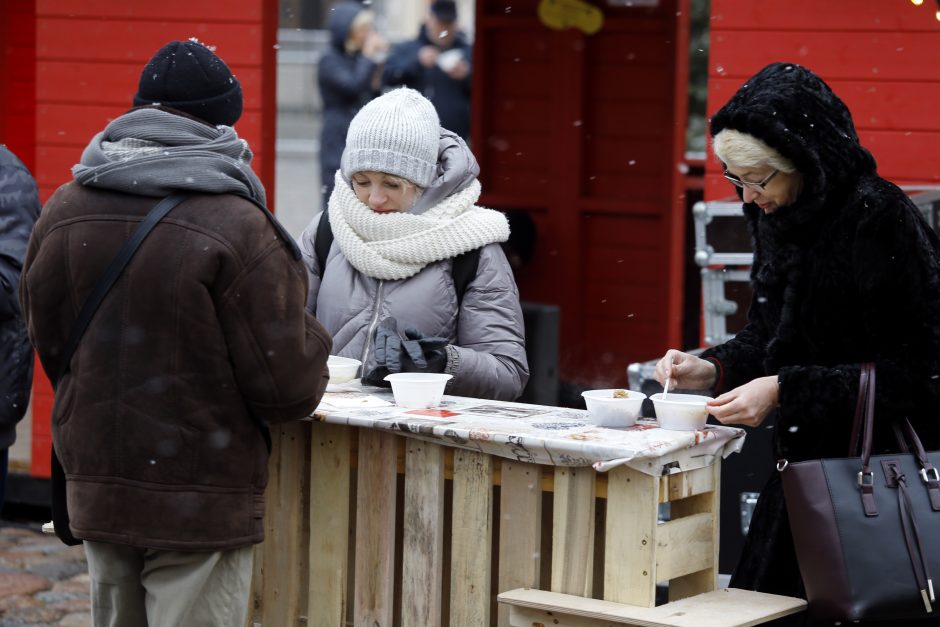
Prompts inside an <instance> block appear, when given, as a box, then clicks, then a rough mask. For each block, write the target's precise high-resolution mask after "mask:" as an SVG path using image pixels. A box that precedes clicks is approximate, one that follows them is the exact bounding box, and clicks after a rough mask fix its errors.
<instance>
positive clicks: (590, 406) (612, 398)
mask: <svg viewBox="0 0 940 627" xmlns="http://www.w3.org/2000/svg"><path fill="white" fill-rule="evenodd" d="M581 396H583V397H584V403H585V405H587V410H588V420H590V421H591V423H592V424H595V425H597V426H599V427H629V426H632V425H634V424H636V418H637V416H639V415H640V407H642V406H643V399H645V398H646V395H645V394H641V393H640V392H628V391H627V390H622V389H607V390H587V391H584V392H581Z"/></svg>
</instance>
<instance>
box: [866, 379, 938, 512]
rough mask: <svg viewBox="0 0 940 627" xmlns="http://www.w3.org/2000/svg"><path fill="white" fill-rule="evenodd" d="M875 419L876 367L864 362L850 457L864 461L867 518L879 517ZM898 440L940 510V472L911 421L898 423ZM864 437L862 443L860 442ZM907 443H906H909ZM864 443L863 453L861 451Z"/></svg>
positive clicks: (905, 420) (931, 504)
mask: <svg viewBox="0 0 940 627" xmlns="http://www.w3.org/2000/svg"><path fill="white" fill-rule="evenodd" d="M874 419H875V365H874V364H873V363H871V362H866V363H863V364H862V366H861V373H860V375H859V389H858V402H857V403H856V405H855V419H854V421H853V423H852V435H851V440H850V443H849V457H853V456H855V455H856V454H858V455H859V456H860V458H861V466H862V468H861V470H860V471H859V473H858V485H859V489H860V491H861V494H862V504H863V506H864V508H865V514H866V515H867V516H877V515H878V512H877V509H876V507H875V502H874V475H873V474H872V472H871V468H870V467H869V460H870V459H871V447H872V439H873V433H874ZM894 427H895V429H894V430H895V437H896V438H897V441H898V446H899V447H900V450H901V451H902V452H907V451H908V450H911V452H912V453H913V455H914V457H915V458H916V459H917V463H918V465H919V466H920V478H921V480H922V481H923V482H924V485H925V486H927V495H928V497H929V499H930V507H931V509H932V510H933V511H935V512H938V511H940V472H938V470H937V468H936V467H935V466H934V465H933V464H932V463H931V462H930V459H929V458H928V457H927V452H926V451H925V450H924V445H923V443H921V441H920V437H918V435H917V432H916V431H915V430H914V426H913V425H912V424H911V421H910V420H909V419H908V418H906V417H905V418H904V419H903V421H900V424H897V423H896V424H895V425H894ZM859 435H861V443H859ZM905 440H906V441H905ZM859 444H861V450H859V449H858V446H859Z"/></svg>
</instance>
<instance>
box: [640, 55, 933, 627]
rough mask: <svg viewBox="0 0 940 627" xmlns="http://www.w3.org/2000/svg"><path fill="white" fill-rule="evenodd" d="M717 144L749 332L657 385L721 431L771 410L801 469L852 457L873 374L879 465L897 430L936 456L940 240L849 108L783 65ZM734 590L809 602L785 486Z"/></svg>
mask: <svg viewBox="0 0 940 627" xmlns="http://www.w3.org/2000/svg"><path fill="white" fill-rule="evenodd" d="M711 134H712V137H713V146H714V150H715V154H716V155H717V156H718V158H719V159H720V160H721V161H722V163H723V165H724V167H725V172H724V174H725V177H726V178H727V179H728V180H729V181H730V182H731V183H732V184H734V186H735V188H736V189H737V191H738V194H739V195H740V196H741V198H742V200H743V201H744V212H745V215H746V218H747V223H748V225H749V227H750V231H751V236H752V239H753V243H754V263H753V266H752V269H751V286H752V288H753V297H752V300H751V304H750V308H749V310H748V322H747V325H746V326H745V327H744V329H743V330H742V331H741V332H740V333H738V334H737V335H736V336H735V337H734V338H733V339H731V340H729V341H728V342H726V343H724V344H721V345H719V346H715V347H712V348H710V349H708V350H706V351H705V352H703V353H702V355H701V358H699V357H694V356H692V355H689V354H686V353H681V352H679V351H675V350H670V351H668V352H667V353H666V355H665V356H664V357H663V359H661V360H660V361H659V362H658V363H657V366H656V375H655V376H656V378H657V379H658V380H659V381H660V382H661V383H662V382H664V381H665V380H666V379H667V378H668V379H669V383H670V388H673V387H679V388H688V389H707V388H712V390H713V391H714V393H715V394H717V395H718V396H717V398H715V399H714V400H712V401H710V402H709V412H710V413H711V414H712V415H713V416H714V417H715V418H717V419H718V420H719V421H720V422H722V423H724V424H743V425H748V426H751V427H757V426H759V425H760V424H761V423H762V422H763V421H764V419H765V418H766V417H767V416H768V415H769V414H771V413H772V412H775V413H776V428H775V430H774V446H775V454H776V457H777V459H780V460H782V459H786V460H788V461H789V462H795V461H800V460H806V459H819V458H827V457H845V456H846V455H847V453H848V452H849V448H850V443H849V440H850V433H851V425H852V420H853V412H854V408H855V404H856V399H857V395H858V388H859V372H860V365H861V364H862V363H865V362H874V364H875V369H876V373H877V394H876V407H875V433H874V446H873V454H877V453H882V452H889V451H896V450H897V444H896V441H895V438H894V434H893V433H892V429H891V424H892V422H893V421H894V420H895V419H900V418H904V417H906V418H909V419H910V421H911V423H912V424H913V426H914V428H915V430H916V431H917V433H918V434H919V435H920V437H921V439H922V441H923V443H924V446H926V447H927V448H928V449H936V448H937V447H938V446H940V420H938V419H937V417H936V410H937V407H940V242H938V239H937V236H936V235H935V234H934V232H933V231H932V230H931V228H930V226H929V225H928V224H927V222H926V221H925V219H924V218H923V217H922V216H921V214H920V212H919V211H918V210H917V208H916V207H915V206H914V205H913V203H912V202H911V201H910V199H909V198H908V197H907V196H906V195H905V193H904V192H903V191H902V190H901V189H899V188H898V187H897V186H895V185H893V184H892V183H890V182H888V181H886V180H885V179H883V178H881V177H880V176H878V173H877V171H876V164H875V160H874V158H873V157H872V155H871V154H870V153H869V152H868V150H866V149H865V148H864V147H862V146H861V144H860V143H859V139H858V134H857V133H856V130H855V126H854V124H853V122H852V116H851V114H850V112H849V110H848V109H847V108H846V106H845V104H844V103H843V102H842V101H841V100H840V99H839V98H838V97H837V96H836V95H835V94H834V93H833V92H832V91H831V89H830V88H829V86H828V85H826V83H825V82H823V80H822V79H821V78H819V77H818V76H817V75H816V74H814V73H813V72H811V71H810V70H808V69H806V68H804V67H801V66H799V65H796V64H788V63H774V64H771V65H769V66H767V67H765V68H764V69H763V70H761V71H760V72H759V73H757V74H756V75H755V76H754V77H752V78H751V79H750V80H748V81H747V83H746V84H744V85H743V86H742V87H741V88H740V89H739V90H738V92H737V93H736V94H735V95H734V96H733V97H732V98H731V100H730V101H729V102H728V103H727V104H726V105H725V106H724V107H722V108H721V110H719V111H718V112H717V113H716V114H715V116H714V117H713V118H712V120H711ZM771 463H773V462H772V460H768V464H771ZM731 585H732V586H733V587H739V588H747V589H751V590H758V591H761V592H770V593H777V594H783V595H790V596H800V597H804V591H803V586H802V580H801V577H800V573H799V570H798V565H797V561H796V555H795V552H794V548H793V541H792V538H791V535H790V527H789V521H788V518H787V510H786V505H785V503H784V498H783V490H782V487H781V481H780V477H779V473H774V474H773V476H772V477H771V478H770V480H769V481H768V483H767V485H766V486H765V487H764V489H763V490H762V493H761V496H760V499H759V501H758V503H757V506H756V509H755V511H754V514H753V518H752V520H751V524H750V529H749V531H748V536H747V539H746V541H745V546H744V549H743V553H742V555H741V558H740V561H739V563H738V565H737V567H736V569H735V571H734V573H733V576H732V580H731ZM802 620H803V619H802V618H791V619H789V621H790V623H797V624H799V622H801V621H802Z"/></svg>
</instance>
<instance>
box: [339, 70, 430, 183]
mask: <svg viewBox="0 0 940 627" xmlns="http://www.w3.org/2000/svg"><path fill="white" fill-rule="evenodd" d="M440 135H441V122H440V119H439V118H438V117H437V111H435V110H434V105H432V104H431V101H429V100H428V99H427V98H425V97H424V96H422V95H421V94H420V93H418V92H416V91H415V90H413V89H408V88H407V87H402V88H400V89H395V90H392V91H390V92H388V93H386V94H383V95H382V96H379V97H378V98H376V99H375V100H372V101H370V102H369V103H368V104H366V105H365V106H364V107H363V108H362V109H360V110H359V113H357V114H356V117H354V118H353V120H352V122H351V123H350V125H349V132H348V133H347V134H346V149H345V150H344V151H343V159H342V161H341V165H340V169H341V170H342V172H343V177H344V178H345V179H346V180H347V181H348V180H350V178H351V177H352V175H353V174H355V173H356V172H385V173H386V174H394V175H395V176H400V177H402V178H404V179H407V180H409V181H411V182H412V183H414V184H415V185H417V186H418V187H428V186H429V185H430V184H431V183H432V182H433V181H434V179H435V178H436V176H437V152H438V144H439V142H440Z"/></svg>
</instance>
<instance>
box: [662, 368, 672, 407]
mask: <svg viewBox="0 0 940 627" xmlns="http://www.w3.org/2000/svg"><path fill="white" fill-rule="evenodd" d="M670 365H671V364H670ZM670 376H672V368H670V369H669V373H668V374H666V380H665V381H664V382H663V395H662V399H663V400H666V393H667V392H668V391H669V377H670Z"/></svg>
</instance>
